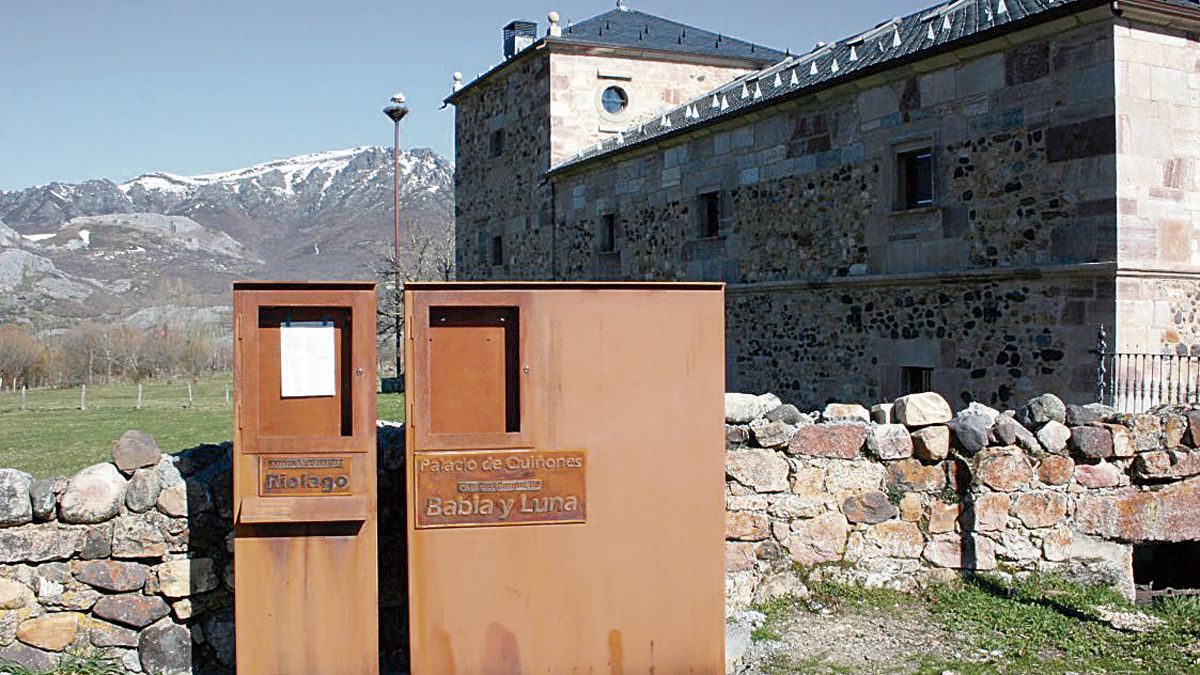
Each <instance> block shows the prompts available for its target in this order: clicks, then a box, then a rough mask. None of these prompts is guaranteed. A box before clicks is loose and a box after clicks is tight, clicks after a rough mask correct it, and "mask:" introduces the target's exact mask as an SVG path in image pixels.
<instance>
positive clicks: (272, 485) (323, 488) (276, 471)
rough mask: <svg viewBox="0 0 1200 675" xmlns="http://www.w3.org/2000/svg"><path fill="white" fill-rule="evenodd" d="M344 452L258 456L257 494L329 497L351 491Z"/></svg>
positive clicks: (350, 492) (352, 490)
mask: <svg viewBox="0 0 1200 675" xmlns="http://www.w3.org/2000/svg"><path fill="white" fill-rule="evenodd" d="M350 462H351V458H350V457H348V456H334V457H330V456H320V455H316V456H312V455H308V456H303V457H296V456H291V457H286V456H285V457H279V456H276V457H259V459H258V496H260V497H332V496H337V495H349V494H354V489H353V487H352V481H353V479H352V478H351V476H352V473H351V471H350Z"/></svg>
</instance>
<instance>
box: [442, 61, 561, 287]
mask: <svg viewBox="0 0 1200 675" xmlns="http://www.w3.org/2000/svg"><path fill="white" fill-rule="evenodd" d="M455 107H456V114H455V116H454V125H455V128H454V139H455V155H456V157H457V160H456V163H455V172H454V212H455V221H456V225H455V259H456V265H457V270H458V275H459V278H461V279H477V280H478V279H489V278H499V279H504V278H521V279H537V278H546V277H547V276H549V274H550V261H549V260H548V259H547V256H546V255H545V250H546V245H545V240H546V238H547V237H548V236H549V229H550V212H549V209H548V208H547V209H545V210H543V209H542V205H543V204H544V205H547V206H548V205H549V201H550V188H549V186H548V185H546V184H545V182H544V180H543V179H542V174H543V173H544V172H545V171H546V170H547V169H548V168H549V167H550V57H549V55H548V54H546V53H544V52H541V53H537V54H532V55H526V56H522V57H519V58H518V60H517V61H516V62H515V63H512V64H510V65H509V66H507V69H506V70H505V71H504V72H503V73H502V74H498V75H497V76H494V77H493V78H492V79H491V80H489V81H487V82H483V83H481V84H480V85H478V86H477V87H475V88H474V89H473V90H472V91H468V92H465V93H464V94H463V98H462V99H461V100H459V101H457V102H456V104H455ZM498 130H502V131H503V133H504V141H503V149H502V151H501V152H500V153H499V154H498V155H495V156H493V152H492V146H491V144H492V134H493V132H495V131H498ZM495 236H500V237H502V239H503V247H504V255H503V261H502V262H501V264H499V265H493V264H492V258H491V250H490V246H491V241H492V238H493V237H495Z"/></svg>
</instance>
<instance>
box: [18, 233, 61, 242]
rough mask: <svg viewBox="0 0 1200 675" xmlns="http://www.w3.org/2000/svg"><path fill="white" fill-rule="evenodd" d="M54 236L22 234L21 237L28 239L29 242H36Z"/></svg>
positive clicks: (47, 234)
mask: <svg viewBox="0 0 1200 675" xmlns="http://www.w3.org/2000/svg"><path fill="white" fill-rule="evenodd" d="M54 235H55V233H54V232H43V233H42V234H23V235H21V236H22V237H23V238H25V239H28V240H29V241H34V242H37V241H45V240H47V239H49V238H51V237H53V236H54Z"/></svg>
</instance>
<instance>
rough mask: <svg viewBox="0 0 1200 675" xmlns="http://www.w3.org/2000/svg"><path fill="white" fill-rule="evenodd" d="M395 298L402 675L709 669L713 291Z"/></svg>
mask: <svg viewBox="0 0 1200 675" xmlns="http://www.w3.org/2000/svg"><path fill="white" fill-rule="evenodd" d="M405 303H406V304H405V312H406V317H405V320H406V325H407V331H408V332H407V335H408V340H407V352H408V354H407V356H408V364H409V368H408V372H407V373H406V384H407V392H408V399H407V404H406V405H407V415H408V417H407V419H408V426H407V449H406V452H407V457H406V459H407V467H406V471H407V472H408V476H407V481H408V495H407V499H408V502H409V503H408V512H409V517H408V518H407V528H408V532H407V536H408V543H409V546H408V560H409V574H408V577H409V607H410V610H409V612H410V614H409V626H410V632H411V634H410V639H411V650H412V651H411V656H412V671H413V672H414V673H417V674H422V675H423V674H428V675H434V674H436V675H443V674H450V673H464V674H473V673H568V672H606V673H621V672H628V673H635V672H637V673H645V672H659V673H687V672H690V673H723V672H724V665H725V664H724V611H723V603H724V566H725V560H724V513H725V508H724V484H725V483H724V478H725V473H724V433H723V427H722V424H721V421H722V416H723V415H722V411H723V390H724V386H723V385H724V355H723V354H724V339H725V338H724V298H723V287H722V286H721V285H719V284H624V283H601V284H543V283H526V284H521V283H503V284H485V283H448V284H409V285H408V286H407V290H406V292H405Z"/></svg>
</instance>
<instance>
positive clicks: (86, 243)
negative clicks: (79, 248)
mask: <svg viewBox="0 0 1200 675" xmlns="http://www.w3.org/2000/svg"><path fill="white" fill-rule="evenodd" d="M79 238H80V240H82V241H83V247H84V248H89V247H91V245H92V231H91V230H80V231H79Z"/></svg>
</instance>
